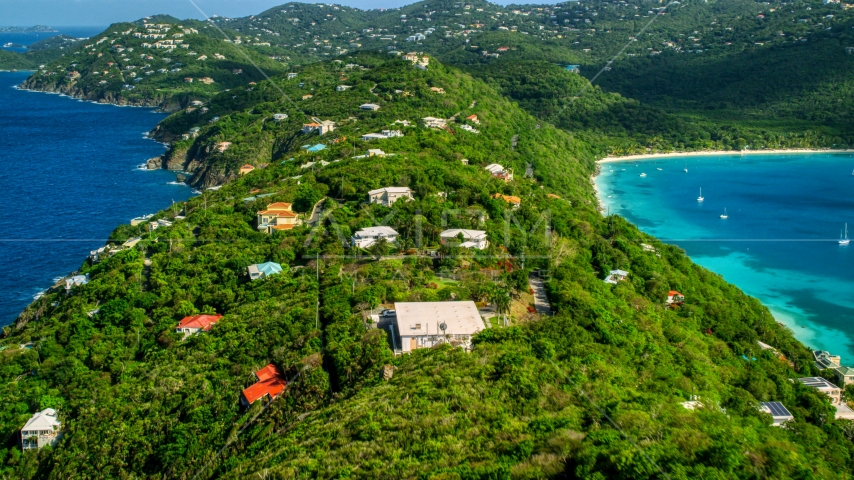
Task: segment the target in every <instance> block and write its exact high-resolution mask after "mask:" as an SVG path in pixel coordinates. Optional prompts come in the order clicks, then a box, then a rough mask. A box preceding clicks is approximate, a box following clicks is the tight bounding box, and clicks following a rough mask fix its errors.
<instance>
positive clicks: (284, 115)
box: [273, 113, 288, 122]
mask: <svg viewBox="0 0 854 480" xmlns="http://www.w3.org/2000/svg"><path fill="white" fill-rule="evenodd" d="M287 119H288V114H287V113H274V114H273V120H275V121H277V122H281V121H282V120H287Z"/></svg>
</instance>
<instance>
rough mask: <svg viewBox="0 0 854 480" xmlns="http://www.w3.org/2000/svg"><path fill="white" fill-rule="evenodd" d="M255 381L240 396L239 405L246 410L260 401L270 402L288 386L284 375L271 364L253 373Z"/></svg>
mask: <svg viewBox="0 0 854 480" xmlns="http://www.w3.org/2000/svg"><path fill="white" fill-rule="evenodd" d="M255 379H256V380H257V382H256V383H255V384H253V385H252V386H250V387H248V388H246V389H244V390H243V392H242V393H241V394H240V403H241V404H242V405H243V406H244V407H247V408H248V407H249V406H250V405H252V404H253V403H255V402H257V401H258V400H261V399H267V400H268V401H269V400H272V399H274V398H276V397H278V396H279V395H281V394H282V392H284V391H285V388H287V386H288V382H287V381H286V380H285V375H284V374H283V373H282V371H281V370H279V367H277V366H275V365H273V364H272V363H271V364H269V365H267V366H265V367H264V368H262V369H261V370H258V371H257V372H255Z"/></svg>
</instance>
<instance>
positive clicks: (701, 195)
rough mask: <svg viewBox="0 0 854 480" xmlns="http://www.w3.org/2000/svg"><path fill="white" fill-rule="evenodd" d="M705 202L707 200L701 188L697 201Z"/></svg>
mask: <svg viewBox="0 0 854 480" xmlns="http://www.w3.org/2000/svg"><path fill="white" fill-rule="evenodd" d="M703 200H705V198H704V197H703V189H702V188H701V189H700V196H699V197H697V201H698V202H702V201H703Z"/></svg>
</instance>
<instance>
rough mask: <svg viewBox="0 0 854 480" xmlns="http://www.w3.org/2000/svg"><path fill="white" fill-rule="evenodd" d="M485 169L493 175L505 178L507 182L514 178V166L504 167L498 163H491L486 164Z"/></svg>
mask: <svg viewBox="0 0 854 480" xmlns="http://www.w3.org/2000/svg"><path fill="white" fill-rule="evenodd" d="M484 169H485V170H486V171H487V172H489V173H490V174H491V175H492V176H493V177H495V178H498V179H501V180H504V181H505V182H509V181H511V180H513V169H512V168H504V167H502V166H501V165H499V164H497V163H490V164H489V165H487V166H485V167H484Z"/></svg>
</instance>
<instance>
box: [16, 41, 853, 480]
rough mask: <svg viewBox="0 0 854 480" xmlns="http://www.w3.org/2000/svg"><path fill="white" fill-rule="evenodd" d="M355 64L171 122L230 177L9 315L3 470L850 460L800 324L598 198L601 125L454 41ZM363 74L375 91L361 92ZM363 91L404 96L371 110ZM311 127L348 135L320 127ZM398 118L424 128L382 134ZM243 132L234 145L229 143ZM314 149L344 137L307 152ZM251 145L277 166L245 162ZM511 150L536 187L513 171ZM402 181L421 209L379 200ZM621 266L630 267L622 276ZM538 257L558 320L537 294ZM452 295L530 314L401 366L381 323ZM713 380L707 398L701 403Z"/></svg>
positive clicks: (289, 470)
mask: <svg viewBox="0 0 854 480" xmlns="http://www.w3.org/2000/svg"><path fill="white" fill-rule="evenodd" d="M340 60H341V61H334V60H333V61H328V62H323V63H319V64H315V65H311V66H306V67H303V68H302V69H300V70H299V71H298V72H297V73H298V75H297V77H296V78H293V79H290V80H288V79H287V78H286V77H276V78H274V79H272V80H271V81H263V82H258V83H257V85H253V86H250V87H243V88H241V89H239V90H232V92H229V93H227V94H226V93H221V94H219V95H216V96H214V97H213V98H212V99H211V100H210V102H209V103H208V108H209V113H207V114H205V115H214V116H217V117H219V118H218V120H216V121H214V122H213V123H211V119H212V117H210V118H209V117H205V116H201V117H199V116H198V115H200V114H199V113H197V112H189V113H188V112H186V111H183V112H180V113H177V114H175V115H173V116H172V117H170V118H169V119H168V120H167V121H166V122H164V123H163V125H162V126H161V129H163V130H168V131H172V132H173V133H174V134H175V135H177V134H180V133H182V132H185V131H188V130H189V128H191V127H192V126H199V127H200V131H199V134H198V136H196V137H188V138H187V139H186V140H180V141H176V142H175V143H174V144H173V145H172V146H171V149H170V152H169V153H168V155H170V156H177V157H180V158H184V159H189V161H191V162H196V163H197V164H198V166H199V170H198V172H204V171H207V172H214V173H216V172H218V173H216V175H222V177H221V178H227V179H230V181H229V182H228V183H226V184H225V185H224V186H222V187H221V188H219V189H217V190H204V191H203V192H202V194H201V195H199V196H197V197H195V198H193V199H191V200H190V201H188V202H186V204H183V205H176V206H174V207H173V208H170V209H167V210H164V211H161V212H159V213H157V215H156V216H155V217H154V218H153V219H152V220H158V219H168V220H170V221H171V222H173V223H172V225H171V226H161V227H159V228H157V229H156V230H152V231H149V229H148V224H147V223H143V224H141V225H138V226H131V225H123V226H120V227H118V228H117V229H116V230H115V232H114V233H113V235H112V237H111V240H110V243H111V244H112V245H116V246H118V245H120V244H121V243H122V242H124V241H125V240H127V239H128V238H131V237H136V236H141V240H140V242H139V243H137V244H136V245H135V246H133V247H131V248H124V249H122V250H121V251H119V252H117V253H115V254H113V255H105V256H104V257H103V258H100V259H99V261H97V262H96V261H93V260H91V259H90V260H87V261H86V262H85V263H83V264H82V265H81V268H80V272H81V273H86V274H88V275H89V282H88V284H86V285H81V286H77V287H74V288H72V289H71V291H70V293H66V292H65V288H64V285H62V286H60V287H58V288H55V289H53V290H51V291H50V292H48V294H46V295H45V296H44V297H42V298H41V299H39V300H37V301H36V302H34V303H33V304H32V305H31V306H30V307H28V308H27V309H26V310H25V311H24V312H23V313H22V314H21V316H20V318H19V319H18V321H17V322H16V323H15V324H14V325H10V326H8V327H6V328H5V330H4V333H5V338H4V339H3V340H2V345H3V346H4V347H6V348H5V349H4V350H3V351H2V352H0V376H2V380H3V381H2V382H0V385H2V386H1V387H0V399H2V404H3V405H4V406H5V408H3V409H0V431H2V433H3V435H4V438H5V443H4V444H3V445H2V450H0V461H2V464H1V465H2V466H0V469H2V473H3V474H4V475H6V476H8V477H14V478H66V477H69V476H85V477H99V478H115V477H127V478H134V477H147V478H175V477H178V478H219V477H224V478H236V477H247V476H253V477H255V476H258V477H261V478H268V477H275V478H345V477H360V478H401V477H407V478H409V477H420V478H465V479H473V478H484V479H485V478H543V477H563V478H565V477H569V478H697V477H702V478H733V477H739V478H756V477H772V478H787V477H810V478H836V477H838V478H847V477H850V476H851V475H850V472H851V471H852V452H854V445H852V440H851V439H852V438H854V424H852V423H851V422H849V421H845V420H835V419H834V415H833V413H834V409H833V407H832V406H831V405H830V403H829V401H828V399H827V397H825V396H824V395H823V394H821V393H819V392H817V391H814V390H812V389H809V388H806V387H803V386H801V385H800V384H799V383H797V382H792V381H791V380H790V379H792V378H795V377H800V376H806V375H817V374H819V372H818V371H817V370H816V369H815V366H814V365H813V363H812V359H811V355H810V352H809V351H807V350H806V349H805V347H804V346H803V345H801V344H800V343H798V342H797V341H796V340H795V339H794V338H793V337H792V334H791V332H789V331H788V330H786V329H785V328H783V327H781V326H779V325H778V324H777V323H776V322H775V321H774V319H773V318H772V317H771V315H770V313H769V312H768V310H767V309H766V308H764V307H763V306H762V305H761V304H759V302H758V301H756V300H755V299H752V298H749V297H747V296H746V295H744V294H743V293H742V292H740V291H739V290H738V289H736V288H735V287H733V286H732V285H729V284H727V283H726V282H724V281H723V280H722V279H721V278H720V277H719V276H717V275H715V274H712V273H710V272H708V271H706V270H704V269H702V268H700V267H698V266H696V265H694V264H692V263H691V261H690V260H689V259H688V258H687V256H686V255H685V254H684V253H683V252H682V251H680V250H679V249H678V248H676V247H673V246H669V245H664V244H662V243H660V242H658V241H656V240H655V239H653V238H650V237H648V236H647V235H645V234H643V233H641V232H640V231H638V230H637V228H635V227H634V226H632V225H630V224H628V223H627V222H626V221H625V220H623V219H621V218H619V217H616V216H610V217H604V216H602V215H601V212H600V211H599V210H598V206H597V205H598V204H597V201H596V198H595V196H594V193H593V190H592V188H591V185H590V181H589V178H590V176H591V175H592V174H593V173H594V172H595V168H596V167H595V162H594V160H595V158H596V155H597V152H598V150H597V149H599V148H601V147H598V146H594V145H591V144H590V143H589V138H590V137H591V135H593V133H590V131H592V130H594V129H595V126H593V125H591V126H587V127H585V128H580V129H579V131H578V132H577V133H576V132H571V131H568V130H572V129H574V128H575V127H574V126H572V125H567V127H566V129H559V128H556V127H555V126H553V125H552V124H551V123H549V122H545V121H543V120H540V119H537V118H535V117H534V116H532V115H530V114H529V113H527V112H526V111H525V110H523V109H522V108H520V106H518V105H516V104H514V103H513V102H511V100H509V99H508V98H506V97H504V96H502V95H501V94H500V93H499V91H498V90H496V89H495V88H493V87H492V86H490V84H488V83H486V82H484V81H482V80H479V79H477V78H474V77H472V76H471V75H470V74H468V73H466V72H465V71H463V70H460V69H457V68H454V67H450V66H444V65H441V64H440V63H439V62H437V61H436V59H435V58H433V59H431V60H430V63H429V68H428V69H427V70H420V69H417V68H415V67H414V66H413V65H412V63H411V62H407V61H402V60H398V59H394V58H390V57H389V56H387V55H385V54H367V53H362V54H358V55H351V56H347V57H345V58H342V59H340ZM348 64H349V65H350V66H349V67H348ZM493 75H494V74H493ZM342 78H345V79H346V80H343V79H342ZM495 78H496V77H494V76H493V79H494V80H495V82H492V83H495V84H497V85H501V88H508V89H509V88H511V87H510V86H509V85H508V84H507V83H506V82H503V81H502V80H496V79H495ZM345 81H346V82H347V84H348V85H352V86H353V88H352V89H350V90H347V91H343V92H339V91H336V89H335V88H334V87H335V86H336V85H338V84H341V83H343V82H345ZM300 84H302V85H300ZM434 88H435V89H442V91H443V92H444V93H441V92H439V91H436V90H434ZM309 91H310V92H312V93H311V94H312V97H311V98H308V99H306V100H302V96H301V94H308V93H303V92H309ZM597 95H598V94H597ZM366 101H371V102H373V103H377V104H379V105H380V109H379V110H377V111H363V110H359V108H358V106H359V105H360V104H362V103H364V102H366ZM274 113H287V114H288V118H287V119H285V120H283V121H279V122H276V121H275V120H274V119H272V115H273V114H274ZM470 115H476V116H477V118H478V120H479V123H478V124H473V123H472V122H471V121H470V120H467V119H466V117H469V116H470ZM426 116H433V117H441V118H450V120H449V124H448V128H447V129H431V128H426V127H424V126H423V123H421V122H420V119H421V118H422V117H426ZM311 117H319V118H322V119H331V120H334V121H336V122H337V128H336V130H335V131H334V132H330V133H328V134H326V135H323V136H318V135H317V134H316V133H312V134H305V133H302V132H301V127H302V124H303V123H304V122H306V121H308V119H310V118H311ZM398 120H401V121H403V120H407V121H409V122H411V126H402V124H401V123H395V122H397V121H398ZM463 125H469V126H473V127H475V128H476V129H477V130H478V132H479V133H474V132H470V131H466V130H465V129H463V128H462V126H463ZM390 128H393V129H400V130H401V131H402V133H403V136H402V137H393V138H389V139H386V140H372V141H370V142H365V141H362V140H361V138H360V137H361V135H363V134H366V133H370V132H375V131H379V130H382V129H390ZM345 137H346V138H345ZM222 142H230V146H229V147H228V148H227V149H225V150H223V151H222V152H219V151H218V150H217V149H215V148H213V147H214V146H216V145H220V144H221V143H222ZM315 144H322V145H324V146H325V149H322V150H319V151H315V152H309V151H308V150H306V149H303V148H302V147H303V146H304V145H315ZM368 148H371V149H374V148H380V149H382V150H384V151H385V153H386V155H385V156H379V155H375V156H365V153H366V151H367V149H368ZM464 159H465V160H468V161H467V162H463V160H464ZM247 162H250V163H252V164H254V165H255V166H256V167H257V168H256V169H255V170H254V171H252V172H250V173H247V174H245V175H240V176H238V175H237V174H236V173H235V169H236V168H237V167H239V166H240V165H242V164H243V163H247ZM489 163H499V164H502V165H504V166H505V167H508V168H512V169H513V170H514V172H515V178H514V179H513V180H512V181H510V182H506V183H505V182H504V181H502V180H499V179H497V178H494V177H492V176H491V175H490V174H489V173H488V172H487V171H486V170H484V168H483V167H484V166H485V165H487V164H489ZM529 165H530V167H531V172H532V175H530V176H529V175H525V174H523V172H526V170H527V167H528V166H529ZM214 173H210V174H209V176H206V175H207V174H204V173H197V175H199V178H214V176H215V175H214ZM217 178H220V177H217ZM392 185H395V186H408V187H410V188H411V189H412V190H413V191H414V200H413V201H399V202H398V203H395V204H394V205H393V206H392V207H391V208H389V207H385V206H382V205H367V204H366V203H365V199H366V194H367V192H368V191H369V190H372V189H375V188H379V187H385V186H392ZM495 193H502V194H506V195H515V196H518V197H520V198H521V199H522V203H521V206H520V207H519V208H518V209H515V210H514V209H513V208H512V207H511V206H510V205H509V204H508V203H507V202H505V201H504V200H502V199H500V198H494V196H493V194H495ZM275 201H282V202H290V203H292V204H293V205H294V209H295V211H297V212H299V213H300V215H302V217H303V219H304V220H306V223H305V224H304V225H302V226H298V227H296V228H294V229H292V230H287V231H281V232H274V233H273V234H270V235H268V234H265V233H262V232H259V231H258V229H257V228H256V223H255V222H256V219H255V216H256V215H255V213H256V212H257V211H258V210H262V209H264V208H265V206H266V205H267V204H268V203H270V202H275ZM313 210H314V211H315V213H317V212H318V211H319V212H320V213H319V214H317V215H316V216H314V217H313V218H309V215H310V212H311V211H313ZM375 225H388V226H391V227H393V228H394V229H395V230H397V231H398V232H399V233H400V238H399V241H398V242H397V244H394V245H390V244H381V245H379V246H377V247H376V248H371V249H370V250H369V251H360V250H358V249H354V248H351V247H350V246H349V245H348V244H347V243H345V242H344V240H347V239H348V238H349V237H350V235H351V234H352V233H353V232H355V230H357V229H359V228H363V227H367V226H375ZM446 228H480V229H483V230H486V231H487V233H488V236H489V239H490V246H489V248H487V249H486V250H483V251H476V250H462V249H460V248H458V247H453V246H447V245H440V243H439V241H438V233H439V232H440V231H442V230H444V229H446ZM264 261H274V262H278V263H280V264H281V265H282V267H283V271H282V272H281V273H280V274H277V275H274V276H271V277H269V278H267V279H263V280H255V281H250V280H249V279H248V276H247V274H246V267H247V266H248V265H250V264H253V263H258V262H264ZM617 268H619V269H624V270H627V271H629V272H630V274H629V277H628V279H627V281H624V282H619V283H618V284H616V285H610V284H607V283H605V282H603V281H602V280H603V278H605V276H606V275H607V274H608V272H609V270H612V269H617ZM537 272H539V273H540V274H541V275H542V276H543V278H544V279H545V284H546V288H547V290H548V293H549V297H550V299H551V302H552V308H553V309H554V310H555V312H556V313H555V315H554V316H551V317H547V316H543V317H540V316H538V315H537V314H535V313H531V311H530V309H529V308H528V307H530V306H531V303H532V302H533V299H532V297H531V295H530V292H529V290H528V288H529V286H528V278H529V275H532V274H535V273H537ZM671 289H676V290H679V291H680V292H682V293H684V294H685V295H686V297H687V300H686V302H685V304H684V305H683V306H681V307H673V308H671V307H667V306H666V305H665V303H664V302H665V298H666V295H667V292H668V291H669V290H671ZM508 298H509V301H508ZM449 299H457V300H468V299H470V300H474V301H476V302H478V305H481V306H485V307H490V306H491V307H498V308H496V310H498V311H499V313H504V312H506V313H507V315H508V317H509V320H510V321H509V324H506V325H505V323H504V322H503V321H501V320H500V319H499V318H497V317H498V315H496V316H494V317H492V318H490V319H489V320H490V325H489V328H487V329H486V330H484V331H483V332H481V333H479V334H478V335H477V336H476V337H475V342H474V347H473V349H472V351H470V352H464V351H462V350H461V349H458V348H452V347H450V346H448V345H444V346H440V347H437V348H433V349H424V350H417V351H416V352H414V353H413V354H410V355H403V356H394V355H393V354H392V348H391V347H392V345H390V343H391V341H390V339H389V336H388V333H387V332H386V331H384V330H382V329H378V328H375V326H374V325H373V323H372V321H371V320H370V318H371V317H370V313H371V312H372V311H376V309H379V308H383V307H387V306H390V303H392V302H395V301H443V300H449ZM199 312H204V313H220V314H223V315H224V317H223V318H222V320H221V321H220V322H219V323H217V324H216V325H215V326H214V327H213V328H212V329H211V331H210V332H206V333H202V334H199V335H194V336H190V337H187V338H183V337H182V336H181V335H180V334H177V333H175V325H176V324H177V322H178V321H179V320H180V319H181V318H182V317H184V316H186V315H192V314H195V313H199ZM759 340H761V341H763V342H765V343H767V344H770V345H773V346H774V347H775V348H776V349H777V350H778V351H779V352H780V353H781V354H783V355H784V356H785V359H781V358H780V357H779V356H777V355H774V354H773V353H772V352H770V351H767V350H761V349H760V348H759V346H758V344H757V341H759ZM21 345H24V346H25V347H24V348H20V346H21ZM27 347H31V348H27ZM268 363H274V364H275V365H277V366H278V367H279V368H281V369H282V371H283V372H285V374H286V376H287V378H288V379H289V385H288V388H287V390H286V392H285V394H284V395H283V396H282V397H281V398H278V399H276V400H275V401H273V402H272V403H270V404H269V405H268V406H263V405H261V404H260V403H256V404H255V405H253V406H252V407H251V408H249V409H248V410H243V409H241V408H240V407H239V402H238V396H239V393H240V391H241V389H242V388H245V387H246V386H248V385H250V384H251V383H252V382H253V380H252V378H251V373H252V372H253V371H255V370H257V369H258V368H260V367H262V366H264V365H266V364H268ZM389 371H391V372H393V375H391V376H390V378H389V375H383V373H384V372H389ZM692 395H693V396H695V397H694V398H699V399H700V403H701V406H699V407H698V408H696V409H693V410H691V409H688V408H685V407H684V406H683V405H682V403H683V402H685V401H686V400H688V399H690V398H692ZM771 400H773V401H780V402H783V403H784V404H785V405H786V406H787V407H788V408H789V409H790V410H791V412H792V413H793V414H794V416H795V421H794V422H792V423H791V424H790V425H789V426H788V427H787V428H779V427H774V426H771V418H770V417H769V416H768V415H766V414H763V413H761V412H759V410H758V408H757V407H758V402H760V401H771ZM46 407H52V408H55V409H57V410H58V412H59V414H60V418H61V420H62V421H63V423H64V428H65V430H66V433H65V437H64V438H63V439H62V440H61V441H60V442H59V444H58V445H57V446H56V447H54V448H51V447H46V448H44V449H42V450H41V451H38V452H35V451H28V452H26V453H23V454H22V453H21V451H20V449H19V447H18V446H17V444H16V441H17V434H18V429H20V428H21V426H22V425H23V423H24V422H25V421H26V420H27V419H28V418H29V417H30V415H31V414H32V413H33V412H35V411H37V410H39V409H43V408H46Z"/></svg>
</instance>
